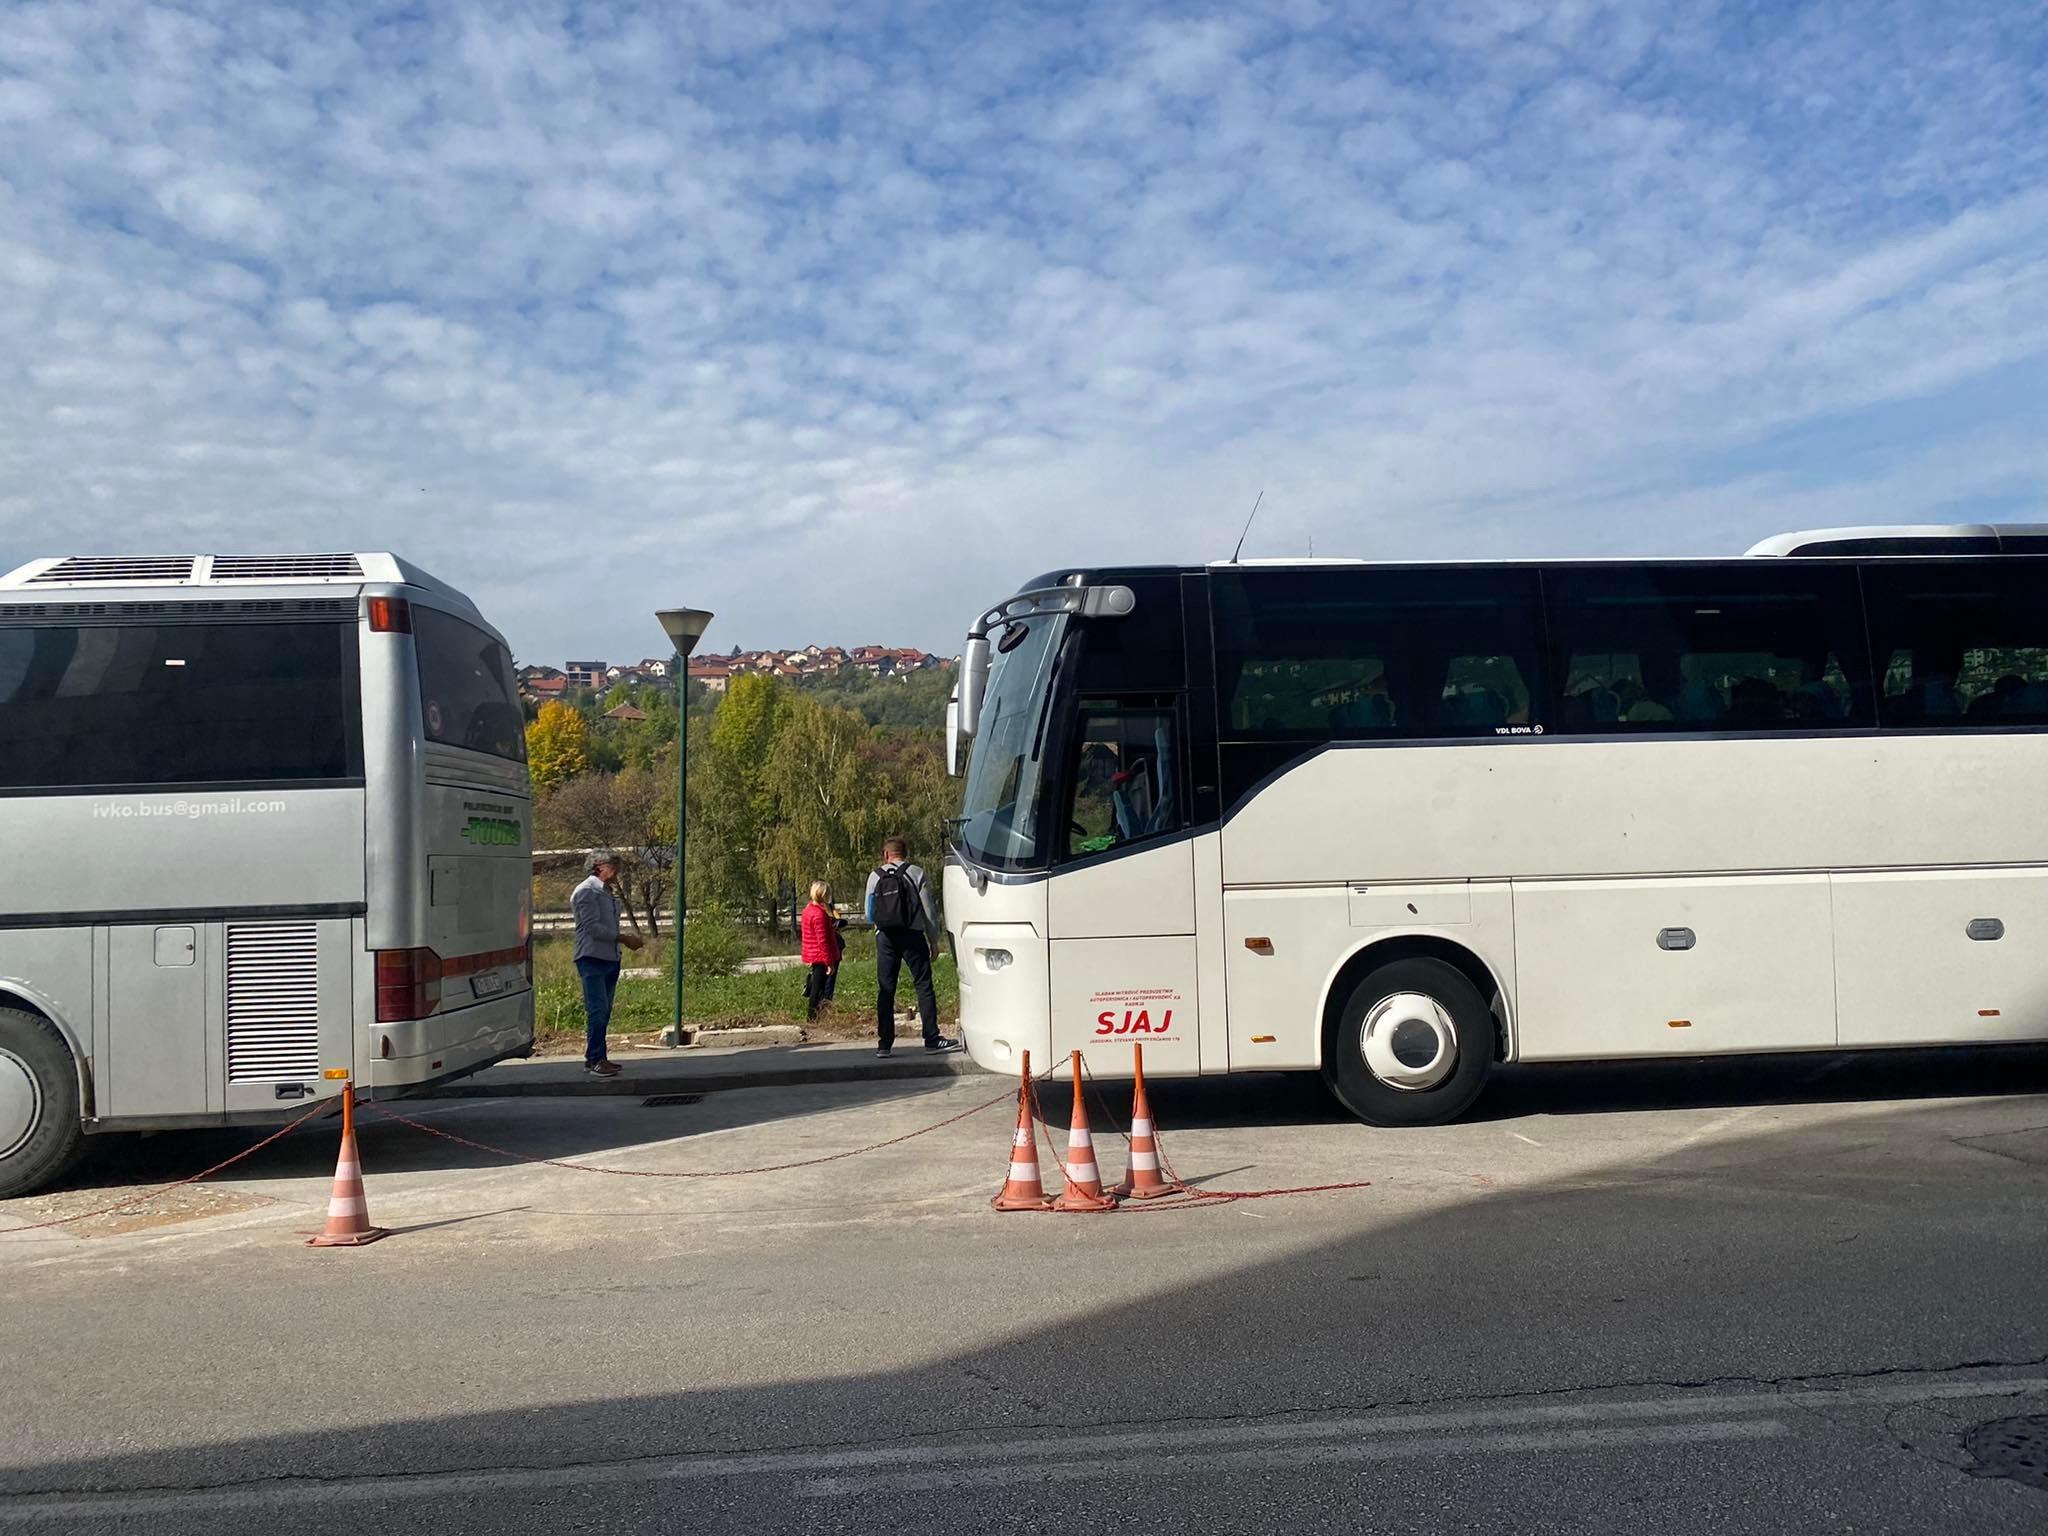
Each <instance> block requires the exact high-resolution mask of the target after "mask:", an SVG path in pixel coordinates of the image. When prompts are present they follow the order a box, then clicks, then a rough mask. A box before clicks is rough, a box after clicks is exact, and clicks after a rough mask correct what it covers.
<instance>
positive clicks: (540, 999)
mask: <svg viewBox="0 0 2048 1536" xmlns="http://www.w3.org/2000/svg"><path fill="white" fill-rule="evenodd" d="M575 953H576V946H575V942H574V940H572V939H570V938H568V937H567V936H557V935H549V936H546V937H543V938H540V939H537V940H535V942H534V946H533V987H534V998H533V1003H534V1020H533V1023H534V1033H535V1034H536V1035H538V1036H539V1037H540V1038H541V1039H542V1040H543V1041H546V1040H549V1039H555V1038H561V1037H569V1038H573V1039H578V1040H580V1039H582V1037H583V1023H584V1016H583V988H582V985H581V983H580V982H579V981H578V979H577V975H576V964H575ZM667 959H668V956H667V941H666V940H665V939H657V940H655V941H654V942H653V943H650V944H649V945H648V946H647V948H645V949H643V950H641V951H640V952H639V953H638V954H628V955H627V956H626V957H625V963H626V966H627V968H628V969H638V968H640V967H648V968H665V967H666V964H667ZM932 983H933V986H934V988H935V990H936V991H937V992H938V995H939V1018H940V1020H941V1021H942V1022H946V1023H950V1022H952V1021H954V1020H956V1019H958V1018H959V1016H960V978H959V975H958V973H957V972H956V971H955V970H954V969H953V963H952V961H951V960H950V959H948V958H946V957H945V956H944V955H943V954H942V955H941V956H940V957H939V959H938V963H937V965H936V966H935V967H934V969H933V974H932ZM915 1006H916V993H915V992H914V991H913V989H912V987H911V985H910V974H909V972H908V971H906V972H904V973H903V977H902V980H901V981H899V982H898V983H897V987H896V1007H897V1009H898V1011H899V1012H900V1011H902V1010H903V1009H905V1008H910V1007H915ZM874 1007H875V942H874V939H873V937H872V936H871V935H869V934H866V933H860V932H853V933H849V934H848V935H847V936H846V959H845V961H844V962H843V963H842V964H841V965H840V967H839V994H838V998H837V1004H836V1008H835V1010H834V1013H833V1015H832V1016H830V1017H828V1018H826V1019H822V1020H820V1021H819V1023H818V1024H816V1025H814V1026H812V1027H813V1028H814V1029H815V1030H816V1031H817V1033H818V1034H819V1035H821V1036H824V1037H827V1038H831V1037H839V1038H853V1039H859V1038H865V1037H866V1036H868V1035H871V1034H873V1033H874V1027H875V1023H874ZM674 1017H675V986H674V983H673V982H671V981H669V980H668V979H667V978H666V977H662V978H660V979H650V980H635V979H625V980H622V981H620V983H619V991H618V996H617V997H616V998H615V999H614V1000H613V1003H612V1033H613V1034H615V1035H632V1034H652V1033H656V1032H658V1031H660V1030H661V1029H663V1028H665V1027H666V1026H667V1025H669V1024H670V1023H671V1022H673V1020H674ZM683 1017H684V1018H685V1019H686V1020H687V1021H688V1022H689V1023H691V1024H694V1025H698V1026H713V1027H715V1026H719V1025H726V1026H730V1025H736V1024H801V1023H803V1022H804V972H803V971H802V970H801V969H796V970H787V971H766V972H760V973H754V974H745V975H737V976H708V977H703V978H697V977H690V976H686V977H685V979H684V995H683Z"/></svg>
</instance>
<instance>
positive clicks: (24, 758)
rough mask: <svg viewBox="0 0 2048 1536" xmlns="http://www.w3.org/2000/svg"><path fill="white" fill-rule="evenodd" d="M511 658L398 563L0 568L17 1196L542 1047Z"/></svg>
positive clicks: (0, 1130)
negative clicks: (2, 572) (173, 1142)
mask: <svg viewBox="0 0 2048 1536" xmlns="http://www.w3.org/2000/svg"><path fill="white" fill-rule="evenodd" d="M531 808H532V797H531V790H530V788H529V784H528V779H527V770H526V751H525V731H524V721H523V716H522V711H521V708H520V703H519V699H518V696H517V693H516V691H515V683H514V679H513V673H512V666H511V661H510V657H509V655H508V653H507V651H506V647H505V642H504V638H503V637H502V636H501V635H499V634H498V633H497V632H496V631H495V630H493V629H492V628H491V627H490V626H489V625H488V624H486V623H485V622H484V620H483V618H482V616H481V615H480V614H479V613H478V612H477V610H476V608H475V606H474V605H473V604H472V603H471V602H470V601H469V599H468V598H466V597H464V596H463V595H462V594H461V593H459V592H457V591H455V590H454V589H453V588H451V587H449V586H447V585H445V584H444V583H442V582H439V581H437V580H435V579H434V578H433V577H431V576H429V575H427V574H426V573H425V572H423V571H420V570H418V569H416V568H414V567H413V566H411V565H409V564H407V563H406V562H404V561H402V560H399V559H396V558H394V557H392V556H391V555H387V554H344V555H299V556H249V557H245V556H226V555H213V556H208V555H199V556H182V557H178V558H166V559H115V558H102V557H84V558H71V559H59V560H39V561H35V562H33V563H31V564H29V565H26V566H23V567H22V568H21V569H19V570H17V571H15V572H13V573H12V574H10V575H7V576H5V577H0V849H4V850H5V854H4V857H0V1196H5V1195H12V1194H20V1193H23V1192H25V1191H27V1190H30V1189H34V1188H36V1187H38V1186H40V1185H42V1184H45V1183H47V1182H49V1181H50V1180H51V1179H53V1178H55V1177H56V1176H57V1175H58V1174H59V1173H61V1172H62V1171H63V1170H64V1169H65V1168H66V1167H67V1166H68V1165H69V1164H70V1163H71V1162H72V1160H73V1159H74V1157H75V1156H76V1155H77V1153H78V1151H79V1149H80V1147H81V1146H82V1144H83V1136H84V1134H85V1133H87V1132H92V1131H106V1130H136V1129H165V1128H173V1127H186V1126H201V1125H223V1124H237V1123H245V1122H247V1123H255V1122H261V1121H264V1120H275V1119H278V1118H280V1117H282V1116H284V1115H288V1114H293V1113H299V1112H302V1110H303V1108H304V1107H305V1106H307V1105H309V1104H310V1103H311V1102H313V1101H314V1100H316V1099H318V1098H320V1097H322V1096H325V1095H331V1094H336V1093H338V1092H339V1091H340V1089H341V1084H340V1082H338V1081H335V1080H333V1079H332V1078H331V1077H330V1076H329V1074H330V1073H334V1074H338V1073H339V1072H342V1071H349V1072H352V1073H353V1074H354V1077H355V1081H356V1083H357V1084H358V1086H359V1087H361V1088H363V1089H365V1090H367V1091H368V1092H369V1093H371V1094H373V1095H376V1096H387V1097H388V1096H395V1095H401V1094H403V1093H405V1092H407V1091H409V1090H415V1089H417V1088H419V1087H420V1086H421V1085H423V1084H427V1083H430V1082H434V1081H437V1080H439V1079H444V1078H447V1077H451V1076H455V1075H459V1074H461V1073H465V1072H470V1071H474V1070H476V1069H477V1068H479V1067H482V1066H485V1065H488V1064H489V1063H491V1062H494V1061H498V1060H501V1059H503V1058H505V1057H507V1056H512V1055H518V1054H522V1053H525V1052H527V1051H529V1050H530V1049H531V1048H532V1042H533V997H532V988H531V981H530V965H529V952H528V948H527V937H528V933H527V930H528V924H529V918H530V909H531V896H530V892H531V883H530V874H531V869H530V864H529V850H530V848H531V846H532V832H531V825H532V815H531Z"/></svg>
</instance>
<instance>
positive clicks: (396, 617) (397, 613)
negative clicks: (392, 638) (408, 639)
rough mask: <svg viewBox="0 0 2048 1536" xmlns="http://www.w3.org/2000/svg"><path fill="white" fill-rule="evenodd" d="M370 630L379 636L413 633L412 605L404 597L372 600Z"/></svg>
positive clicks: (374, 598) (375, 598)
mask: <svg viewBox="0 0 2048 1536" xmlns="http://www.w3.org/2000/svg"><path fill="white" fill-rule="evenodd" d="M370 630H371V633H373V634H379V635H409V634H411V633H412V604H411V603H409V602H407V601H406V600H405V599H404V598H402V597H373V598H371V599H370Z"/></svg>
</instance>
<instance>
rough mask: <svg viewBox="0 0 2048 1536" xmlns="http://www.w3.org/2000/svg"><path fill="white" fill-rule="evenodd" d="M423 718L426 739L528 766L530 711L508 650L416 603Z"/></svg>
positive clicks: (415, 638)
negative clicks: (521, 701)
mask: <svg viewBox="0 0 2048 1536" xmlns="http://www.w3.org/2000/svg"><path fill="white" fill-rule="evenodd" d="M412 633H413V643H414V646H415V648H416V649H417V650H418V652H419V664H420V713H421V717H422V718H423V720H424V721H425V724H426V731H427V740H429V741H436V742H439V743H441V744H442V745H443V746H448V747H465V748H467V749H468V750H469V751H471V752H488V753H490V754H491V756H493V757H504V758H510V759H511V760H512V761H513V762H515V763H523V762H525V761H526V712H525V711H524V710H523V709H521V708H520V705H519V684H518V680H517V679H516V678H515V677H514V676H513V674H512V658H511V657H510V656H508V655H507V654H506V653H505V647H504V646H503V645H501V644H499V643H498V642H497V641H496V640H494V639H493V638H492V637H491V636H489V635H487V634H485V633H484V632H483V631H482V630H480V629H478V628H477V627H476V626H475V625H474V624H465V623H464V622H463V621H462V620H460V619H458V618H455V617H453V616H452V615H450V614H446V613H442V612H440V611H439V610H437V609H433V608H422V607H421V606H419V605H418V604H417V603H415V604H414V605H413V610H412Z"/></svg>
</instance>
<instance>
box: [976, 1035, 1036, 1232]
mask: <svg viewBox="0 0 2048 1536" xmlns="http://www.w3.org/2000/svg"><path fill="white" fill-rule="evenodd" d="M1037 1133H1038V1125H1037V1117H1036V1116H1034V1115H1033V1114H1032V1113H1031V1053H1030V1052H1029V1051H1026V1052H1025V1053H1024V1080H1023V1082H1022V1083H1021V1084H1019V1085H1018V1088H1017V1134H1016V1135H1015V1136H1014V1137H1012V1138H1011V1141H1010V1176H1009V1178H1007V1179H1005V1180H1004V1181H1003V1192H1002V1193H1001V1194H999V1195H997V1196H996V1197H995V1199H994V1200H992V1201H991V1202H990V1204H992V1205H993V1206H995V1208H996V1209H997V1210H999V1211H1042V1210H1044V1209H1045V1208H1046V1206H1047V1205H1048V1204H1049V1203H1050V1202H1049V1201H1048V1200H1047V1199H1046V1198H1045V1185H1044V1183H1043V1182H1042V1181H1041V1180H1040V1179H1039V1177H1038V1140H1037Z"/></svg>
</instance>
